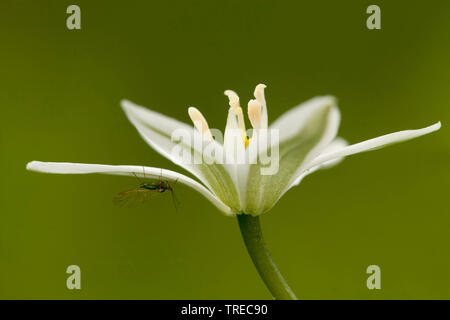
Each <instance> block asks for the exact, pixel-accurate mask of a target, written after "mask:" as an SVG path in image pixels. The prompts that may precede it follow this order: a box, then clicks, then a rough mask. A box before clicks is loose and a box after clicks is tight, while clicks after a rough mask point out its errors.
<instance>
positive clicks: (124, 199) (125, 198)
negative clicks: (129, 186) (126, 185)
mask: <svg viewBox="0 0 450 320" xmlns="http://www.w3.org/2000/svg"><path fill="white" fill-rule="evenodd" d="M155 193H156V192H155V191H154V190H148V189H145V188H137V189H133V190H127V191H122V192H120V193H119V194H117V195H116V196H115V197H114V199H113V202H114V204H115V205H118V206H120V207H133V206H136V205H138V204H142V203H144V202H145V201H147V200H148V199H150V198H151V197H152V196H153V195H154V194H155Z"/></svg>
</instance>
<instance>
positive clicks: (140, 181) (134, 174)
mask: <svg viewBox="0 0 450 320" xmlns="http://www.w3.org/2000/svg"><path fill="white" fill-rule="evenodd" d="M132 174H133V176H134V177H135V178H136V179H137V181H139V184H142V183H143V181H142V180H141V179H139V177H138V176H137V175H136V173H134V172H132Z"/></svg>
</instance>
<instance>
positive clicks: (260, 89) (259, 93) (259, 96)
mask: <svg viewBox="0 0 450 320" xmlns="http://www.w3.org/2000/svg"><path fill="white" fill-rule="evenodd" d="M265 88H266V85H265V84H262V83H260V84H258V85H257V86H256V88H255V92H254V95H255V98H256V100H258V102H259V103H260V104H261V127H262V128H267V125H268V118H267V106H266V98H265V97H264V89H265Z"/></svg>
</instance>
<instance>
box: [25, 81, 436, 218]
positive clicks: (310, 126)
mask: <svg viewBox="0 0 450 320" xmlns="http://www.w3.org/2000/svg"><path fill="white" fill-rule="evenodd" d="M264 88H265V85H262V84H259V85H258V86H257V87H256V89H255V92H254V95H255V99H253V100H250V102H249V103H248V117H249V120H250V122H251V124H252V127H253V129H254V130H253V133H252V136H251V137H249V138H250V139H248V138H247V136H246V130H245V122H244V115H243V111H242V108H241V107H240V105H239V98H238V96H237V94H236V93H235V92H233V91H230V90H227V91H225V94H226V95H227V96H228V98H229V103H230V108H229V111H228V119H227V124H226V128H225V135H224V143H223V145H222V144H220V143H219V142H217V141H216V140H214V139H213V136H212V134H211V131H210V129H209V127H208V124H207V122H206V120H205V118H204V117H203V115H202V114H201V113H200V111H198V110H197V109H196V108H192V107H191V108H189V110H188V113H189V116H190V118H191V120H192V121H193V123H194V127H193V126H190V125H187V124H185V123H182V122H179V121H177V120H175V119H172V118H170V117H167V116H165V115H162V114H160V113H157V112H155V111H151V110H148V109H145V108H143V107H141V106H138V105H135V104H134V103H132V102H130V101H127V100H124V101H122V108H123V110H124V111H125V113H126V115H127V117H128V119H129V120H130V121H131V123H133V125H134V126H135V127H136V129H137V130H138V132H139V133H140V135H141V136H142V137H143V138H144V140H145V141H146V142H147V143H148V144H149V145H150V146H151V147H152V148H153V149H155V150H156V151H158V152H159V153H160V154H162V155H163V156H165V157H166V158H168V159H169V160H171V161H172V162H174V163H176V164H177V165H179V166H181V167H182V168H184V169H185V170H187V171H189V172H190V173H191V174H193V175H194V176H195V177H196V178H197V179H198V180H199V181H200V182H198V181H196V180H194V179H191V178H189V177H187V176H185V175H183V174H180V173H177V172H173V171H170V170H165V169H160V168H153V167H142V166H113V165H98V164H80V163H58V162H39V161H32V162H30V163H28V164H27V169H28V170H33V171H40V172H47V173H60V174H86V173H105V174H116V175H128V176H131V175H133V174H134V175H138V176H140V177H143V176H144V173H145V177H147V178H153V179H159V178H160V176H162V177H163V179H165V180H168V181H175V180H177V181H178V182H179V183H183V184H185V185H187V186H189V187H192V188H193V189H195V190H197V191H198V192H200V193H201V194H202V195H203V196H204V197H205V198H207V199H208V200H210V201H211V202H212V203H213V204H214V205H215V206H216V207H217V208H219V209H220V210H221V211H222V212H224V213H225V214H226V215H230V216H232V215H235V214H239V213H246V214H251V215H259V214H261V213H264V212H266V211H268V210H269V209H271V208H272V207H273V206H274V205H275V203H276V202H277V201H278V200H279V199H280V198H281V197H282V196H283V195H284V194H285V193H286V192H287V191H288V190H289V189H291V188H292V187H294V186H296V185H298V184H299V183H300V181H301V180H302V179H303V178H304V177H305V176H306V175H308V174H310V173H311V172H313V171H316V170H318V169H322V168H326V167H330V166H332V165H334V164H336V163H338V162H339V161H340V160H341V159H343V158H344V157H345V156H348V155H352V154H356V153H360V152H364V151H369V150H374V149H378V148H380V147H384V146H386V145H389V144H392V143H396V142H401V141H405V140H408V139H412V138H416V137H419V136H422V135H424V134H427V133H430V132H433V131H436V130H438V129H439V128H440V127H441V124H440V122H438V123H436V124H434V125H432V126H429V127H426V128H423V129H419V130H407V131H400V132H395V133H391V134H387V135H384V136H381V137H378V138H374V139H370V140H367V141H363V142H360V143H357V144H353V145H348V144H347V142H346V141H345V140H344V139H342V138H339V137H336V134H337V130H338V127H339V121H340V114H339V110H338V108H337V106H336V100H335V99H334V98H333V97H331V96H323V97H316V98H313V99H311V100H309V101H307V102H305V103H302V104H300V105H298V106H296V107H294V108H293V109H291V110H289V111H287V112H286V113H284V114H283V115H282V116H281V117H279V118H278V119H277V120H276V121H274V122H273V123H272V124H271V125H270V126H268V115H267V106H266V101H265V97H264ZM177 129H178V130H179V129H182V130H185V131H186V132H189V133H190V134H191V135H195V134H198V133H201V134H202V136H203V139H204V141H209V142H210V143H212V144H214V147H215V148H217V150H219V151H222V152H223V153H224V154H225V155H227V156H229V157H231V158H234V159H235V158H236V157H238V156H239V153H242V152H244V153H248V152H249V150H252V147H253V146H254V145H255V144H256V141H257V140H258V139H260V140H261V139H266V137H265V136H264V135H263V134H262V132H263V131H264V130H265V129H269V130H270V129H275V130H278V133H279V141H278V143H277V145H276V147H278V150H279V163H278V165H279V169H278V171H277V172H276V173H275V174H268V175H267V174H264V173H263V170H261V169H264V167H265V165H263V164H262V163H260V162H258V163H256V164H249V163H246V164H238V163H231V164H230V163H228V164H220V163H212V164H208V163H205V162H203V163H192V162H186V161H183V159H182V158H180V157H178V156H177V155H176V154H174V153H173V152H172V150H173V149H174V148H175V147H176V146H177V145H179V143H178V142H175V141H173V140H172V133H173V132H174V131H175V130H177ZM236 131H237V132H240V134H238V135H236V134H233V132H234V133H235V132H236ZM184 147H186V148H189V150H190V152H192V153H195V152H198V151H199V150H195V148H193V147H191V146H184ZM200 151H201V150H200ZM144 170H145V172H143V171H144Z"/></svg>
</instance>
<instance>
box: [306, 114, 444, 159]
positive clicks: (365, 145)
mask: <svg viewBox="0 0 450 320" xmlns="http://www.w3.org/2000/svg"><path fill="white" fill-rule="evenodd" d="M440 128H441V123H440V122H437V123H435V124H433V125H431V126H429V127H426V128H422V129H418V130H405V131H399V132H394V133H391V134H386V135H384V136H380V137H377V138H373V139H370V140H366V141H363V142H360V143H356V144H352V145H350V146H347V147H345V148H339V149H337V150H332V151H330V152H326V153H325V152H324V153H322V154H320V155H319V156H318V157H317V158H315V159H314V160H313V161H311V163H310V164H308V168H312V167H315V166H317V165H322V164H323V163H326V162H328V161H332V160H335V159H338V158H342V157H346V156H349V155H352V154H356V153H360V152H365V151H370V150H376V149H379V148H382V147H386V146H388V145H391V144H394V143H398V142H402V141H406V140H409V139H413V138H417V137H420V136H423V135H425V134H428V133H431V132H434V131H437V130H439V129H440Z"/></svg>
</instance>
